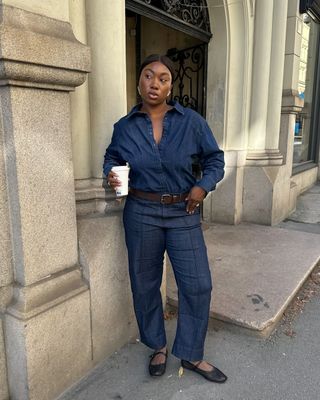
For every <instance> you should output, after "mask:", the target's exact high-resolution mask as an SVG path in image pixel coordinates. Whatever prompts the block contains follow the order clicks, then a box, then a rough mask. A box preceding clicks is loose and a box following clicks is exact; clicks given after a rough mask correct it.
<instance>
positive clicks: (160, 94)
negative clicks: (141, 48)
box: [139, 61, 172, 105]
mask: <svg viewBox="0 0 320 400" xmlns="http://www.w3.org/2000/svg"><path fill="white" fill-rule="evenodd" d="M171 87H172V78H171V73H170V70H169V69H168V68H167V67H166V66H165V65H164V64H162V63H161V62H159V61H155V62H153V63H151V64H148V65H146V66H145V67H144V68H143V70H142V71H141V74H140V79H139V88H140V95H141V98H142V100H143V101H144V102H145V103H147V104H150V105H158V104H162V103H164V102H165V101H166V99H167V97H168V95H170V91H171Z"/></svg>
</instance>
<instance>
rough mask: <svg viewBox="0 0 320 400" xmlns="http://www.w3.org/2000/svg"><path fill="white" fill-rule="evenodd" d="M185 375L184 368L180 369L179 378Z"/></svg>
mask: <svg viewBox="0 0 320 400" xmlns="http://www.w3.org/2000/svg"><path fill="white" fill-rule="evenodd" d="M182 375H183V367H180V368H179V378H181V377H182Z"/></svg>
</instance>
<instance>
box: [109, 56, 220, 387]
mask: <svg viewBox="0 0 320 400" xmlns="http://www.w3.org/2000/svg"><path fill="white" fill-rule="evenodd" d="M173 77H174V67H173V64H172V62H171V60H170V59H169V58H167V57H166V56H160V55H151V56H149V57H148V58H147V59H146V60H145V61H144V62H143V64H142V65H141V67H140V72H139V86H138V92H139V94H140V96H141V99H142V103H141V104H139V105H137V106H136V107H134V108H133V109H132V110H131V112H130V113H129V114H128V115H127V116H125V117H123V118H121V119H120V120H119V121H118V122H117V123H116V124H115V126H114V132H113V136H112V142H111V144H110V146H109V147H108V148H107V150H106V154H105V160H104V166H103V169H104V173H105V175H106V177H107V181H108V184H109V186H111V187H112V188H113V189H115V188H116V187H117V186H119V184H120V181H119V180H118V176H117V174H116V173H114V172H113V171H111V168H112V167H113V166H116V165H125V164H126V162H128V163H129V165H130V168H131V169H130V191H129V195H128V197H127V200H126V204H125V208H124V213H123V222H124V228H125V236H126V244H127V249H128V259H129V273H130V281H131V289H132V293H133V301H134V309H135V314H136V318H137V322H138V326H139V330H140V336H141V341H142V342H143V343H144V344H146V345H147V346H149V347H150V348H152V349H154V353H153V354H152V355H151V360H150V362H149V373H150V375H152V376H161V375H163V374H164V372H165V369H166V361H167V355H168V351H167V341H166V334H165V329H164V319H163V309H162V299H161V293H160V285H161V279H162V271H163V257H164V252H165V251H167V253H168V255H169V258H170V261H171V264H172V267H173V270H174V274H175V278H176V282H177V286H178V290H179V309H178V324H177V332H176V337H175V341H174V345H173V348H172V353H173V354H174V355H175V356H176V357H178V358H180V359H181V365H182V366H183V367H184V368H186V369H190V370H193V371H195V372H197V373H199V374H200V375H202V376H204V377H205V378H206V379H208V380H210V381H213V382H219V383H222V382H225V380H226V379H227V377H226V376H225V375H224V374H223V373H222V372H221V371H220V370H218V368H216V367H214V366H212V365H211V364H209V363H208V362H206V361H204V360H203V351H204V341H205V336H206V331H207V325H208V317H209V307H210V298H211V289H212V284H211V276H210V270H209V265H208V258H207V252H206V247H205V243H204V240H203V235H202V231H201V226H200V211H199V205H200V204H201V203H202V201H203V199H204V198H205V196H206V195H207V193H208V192H209V191H211V190H213V189H214V188H215V186H216V184H217V182H218V181H220V180H221V179H222V178H223V175H224V170H223V168H224V158H223V151H222V150H220V149H219V148H218V146H217V143H216V141H215V139H214V137H213V135H212V132H211V130H210V128H209V127H208V125H207V123H206V121H205V120H204V119H203V118H202V117H201V116H200V115H199V114H197V113H196V112H195V111H193V110H191V109H187V108H184V107H182V106H181V105H180V104H178V103H177V102H171V101H167V100H168V98H169V96H170V94H171V90H172V83H173ZM195 162H199V163H200V165H201V168H202V177H201V179H200V180H199V181H196V178H195V177H194V175H193V173H192V164H193V163H195Z"/></svg>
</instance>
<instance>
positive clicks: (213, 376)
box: [181, 360, 228, 383]
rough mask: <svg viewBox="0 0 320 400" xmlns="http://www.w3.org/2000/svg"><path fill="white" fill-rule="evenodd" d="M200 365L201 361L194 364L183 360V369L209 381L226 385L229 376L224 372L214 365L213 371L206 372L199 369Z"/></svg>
mask: <svg viewBox="0 0 320 400" xmlns="http://www.w3.org/2000/svg"><path fill="white" fill-rule="evenodd" d="M200 363H201V361H199V362H198V363H196V364H192V363H191V362H189V361H186V360H181V366H182V367H183V368H186V369H189V370H190V371H194V372H196V373H197V374H200V375H202V376H203V377H204V378H205V379H207V380H208V381H211V382H216V383H224V382H225V381H226V380H227V379H228V378H227V376H226V375H225V374H224V373H223V372H222V371H220V370H219V369H218V368H216V367H214V366H213V365H212V367H213V370H212V371H204V370H203V369H201V368H198V365H199V364H200Z"/></svg>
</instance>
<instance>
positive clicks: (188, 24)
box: [126, 0, 212, 42]
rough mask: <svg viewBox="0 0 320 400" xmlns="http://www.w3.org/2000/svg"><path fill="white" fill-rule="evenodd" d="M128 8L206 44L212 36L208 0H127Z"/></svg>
mask: <svg viewBox="0 0 320 400" xmlns="http://www.w3.org/2000/svg"><path fill="white" fill-rule="evenodd" d="M126 8H127V9H129V10H131V11H133V12H136V13H137V14H140V15H144V16H146V17H149V18H151V19H154V20H156V21H158V22H161V23H163V24H165V25H168V26H170V27H172V28H174V29H178V30H181V31H183V32H185V33H188V34H190V35H191V36H194V37H197V38H199V39H201V40H203V41H204V42H209V40H210V38H211V36H212V35H211V31H210V20H209V13H208V6H207V1H206V0H126Z"/></svg>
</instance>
